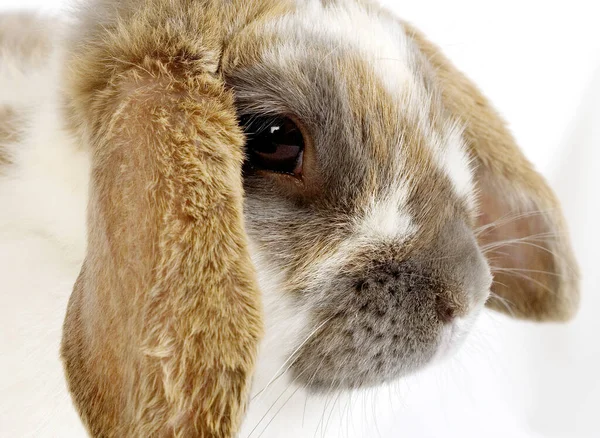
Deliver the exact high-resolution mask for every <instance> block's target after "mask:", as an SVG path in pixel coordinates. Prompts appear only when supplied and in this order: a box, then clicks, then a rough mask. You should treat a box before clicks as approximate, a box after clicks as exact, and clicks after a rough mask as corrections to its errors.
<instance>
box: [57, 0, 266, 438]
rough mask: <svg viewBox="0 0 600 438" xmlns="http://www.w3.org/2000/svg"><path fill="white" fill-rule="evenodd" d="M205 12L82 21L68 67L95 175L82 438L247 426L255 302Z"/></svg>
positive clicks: (81, 298)
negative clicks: (85, 433) (86, 431)
mask: <svg viewBox="0 0 600 438" xmlns="http://www.w3.org/2000/svg"><path fill="white" fill-rule="evenodd" d="M123 4H124V3H123ZM176 4H178V5H179V6H175V5H176ZM184 4H185V5H188V6H189V7H188V6H186V7H184V6H183V5H184ZM203 4H204V3H203V2H179V3H178V2H173V1H165V2H163V5H162V7H158V6H157V2H136V5H137V6H138V8H137V9H136V14H135V15H132V16H130V17H128V18H127V20H121V19H118V18H117V19H115V20H114V21H113V22H110V21H109V22H100V23H96V22H87V23H86V22H84V25H83V26H82V29H84V32H83V35H82V36H81V38H78V39H77V41H76V42H75V45H74V46H73V47H72V54H71V55H72V56H71V57H70V58H69V69H70V71H71V72H72V73H71V75H70V76H69V77H68V99H69V103H70V111H71V115H72V118H73V123H74V126H77V128H78V129H79V132H80V133H83V134H82V137H83V138H84V140H83V141H84V144H85V147H89V149H90V155H91V160H92V163H91V164H92V174H91V181H90V187H91V188H90V201H89V205H88V249H87V255H86V258H85V262H84V265H83V267H82V270H81V273H80V275H79V278H78V280H77V283H76V285H75V288H74V291H73V294H72V296H71V299H70V302H69V308H68V312H67V316H66V320H65V324H64V332H63V345H62V356H63V359H64V364H65V370H66V376H67V380H68V383H69V387H70V389H71V392H72V395H73V399H74V401H75V404H76V406H77V408H78V410H79V412H80V414H81V416H82V419H83V421H84V423H85V424H86V426H87V427H88V429H89V431H90V433H91V434H92V436H106V437H151V436H152V437H154V436H186V437H194V436H202V437H232V436H235V434H236V432H237V429H238V426H239V425H240V421H241V418H242V416H243V413H244V409H245V405H246V401H247V394H248V389H249V384H250V379H251V376H252V374H253V369H254V362H255V356H256V353H257V346H258V342H259V338H260V335H261V330H262V328H261V327H262V325H261V324H262V323H261V306H260V295H259V291H258V288H257V284H256V281H255V277H254V271H253V268H252V265H251V261H250V257H249V254H248V250H247V242H246V234H245V231H244V226H243V214H242V204H243V193H242V181H241V164H242V160H243V137H242V134H241V132H240V130H239V127H238V124H237V120H236V116H235V110H234V106H233V99H232V96H231V95H230V93H228V92H227V91H225V89H224V87H223V84H222V81H221V80H220V79H219V78H218V77H217V76H216V75H215V74H214V63H213V61H214V60H215V59H217V56H218V53H219V52H218V48H216V47H214V46H211V45H210V44H209V43H211V44H213V45H216V44H217V42H218V40H219V37H218V35H216V34H210V32H211V29H212V31H215V29H214V28H211V26H210V25H209V24H210V23H203V22H202V21H201V20H202V19H204V20H206V19H207V18H206V17H207V16H209V17H210V16H211V15H210V13H207V12H206V11H202V10H200V8H202V7H204V6H201V5H203ZM194 5H195V6H194ZM170 6H172V7H173V10H170V9H169V7H170ZM212 18H213V19H215V16H214V15H212ZM216 19H217V20H218V18H216ZM163 20H164V22H163ZM216 24H217V25H218V26H221V23H219V22H218V21H217V23H216ZM198 29H201V30H202V31H203V32H205V33H206V34H204V35H202V36H199V35H198ZM215 32H216V31H215ZM202 41H207V44H205V45H203V44H201V43H202Z"/></svg>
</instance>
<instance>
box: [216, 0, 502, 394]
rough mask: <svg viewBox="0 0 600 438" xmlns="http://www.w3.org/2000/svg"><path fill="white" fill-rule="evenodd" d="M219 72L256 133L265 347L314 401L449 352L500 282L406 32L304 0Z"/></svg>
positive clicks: (256, 249)
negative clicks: (480, 241)
mask: <svg viewBox="0 0 600 438" xmlns="http://www.w3.org/2000/svg"><path fill="white" fill-rule="evenodd" d="M223 72H224V75H225V77H226V81H227V83H228V84H229V86H231V87H232V89H233V90H234V93H235V96H236V100H237V107H238V110H239V116H240V120H241V122H242V124H243V125H244V127H245V130H246V135H247V144H246V150H247V163H246V166H245V171H244V174H245V176H244V181H245V197H246V200H245V217H246V227H247V232H248V234H249V237H250V240H251V246H252V248H253V253H254V256H253V257H254V263H255V265H256V267H257V270H258V274H259V281H260V283H261V286H262V289H263V291H264V294H265V303H266V309H265V312H266V319H267V337H266V340H265V345H269V342H270V341H269V339H275V340H276V343H277V347H276V350H277V353H279V354H280V355H281V356H280V357H281V359H282V360H285V359H288V357H289V358H290V361H289V364H291V365H290V370H291V374H292V376H293V377H294V378H295V379H296V381H297V382H299V383H300V384H303V385H305V386H307V387H309V388H310V389H312V390H317V391H318V390H327V389H330V388H332V387H335V388H354V387H360V386H365V385H374V384H378V383H381V382H383V381H386V380H389V379H394V378H397V377H399V376H402V375H404V374H406V373H409V372H412V371H414V370H416V369H418V368H420V367H422V366H423V365H425V364H426V363H428V362H430V361H431V360H432V359H434V358H435V357H437V356H440V355H444V353H445V352H446V351H447V350H448V349H450V348H452V347H453V346H455V345H456V344H457V343H458V341H459V340H460V338H462V337H463V335H464V334H465V333H466V331H468V328H469V326H470V324H471V322H472V321H473V319H474V317H475V316H476V315H477V313H478V312H479V310H480V309H481V308H482V307H483V305H484V303H485V301H486V299H487V297H488V294H489V288H490V285H491V275H490V270H489V267H488V265H487V263H486V261H485V259H484V258H483V256H482V254H481V252H480V250H479V248H478V246H477V243H476V240H475V237H474V234H473V231H472V226H473V224H474V221H475V216H476V199H475V193H474V187H473V181H472V179H473V169H472V168H471V165H470V160H469V156H468V153H467V151H466V148H465V145H464V141H463V138H462V131H461V127H460V126H459V125H458V124H457V123H456V121H455V120H453V118H452V117H451V116H450V114H448V112H447V111H446V110H445V108H444V107H443V105H442V104H441V101H440V96H439V90H437V89H436V85H435V81H434V80H433V73H432V68H431V67H430V65H429V64H428V61H427V60H426V59H425V57H424V56H423V55H422V54H421V53H420V52H419V50H418V49H417V48H416V46H415V45H414V44H413V42H412V41H411V40H410V39H409V38H408V37H407V36H406V34H405V33H404V30H403V27H402V25H401V24H400V23H399V22H397V21H396V20H394V19H393V18H391V17H389V16H388V15H387V14H386V13H385V12H382V11H380V10H377V9H372V8H370V7H367V6H363V5H360V4H358V3H354V2H346V3H343V6H342V5H340V4H338V3H335V2H330V3H327V2H326V4H323V3H322V2H307V3H306V4H303V5H302V6H298V8H297V9H296V10H294V11H292V12H289V13H287V14H285V15H283V16H281V17H279V18H276V19H273V20H272V21H270V22H267V23H266V24H264V23H263V24H262V25H261V26H254V27H252V26H250V27H249V28H248V29H247V30H246V31H244V32H241V33H240V34H239V35H237V36H236V38H234V40H233V41H231V43H230V45H229V47H228V50H227V51H226V52H225V55H224V61H223ZM273 342H275V341H273ZM263 348H264V349H265V348H266V349H268V348H269V347H268V346H263ZM273 348H275V347H273ZM290 355H291V356H290Z"/></svg>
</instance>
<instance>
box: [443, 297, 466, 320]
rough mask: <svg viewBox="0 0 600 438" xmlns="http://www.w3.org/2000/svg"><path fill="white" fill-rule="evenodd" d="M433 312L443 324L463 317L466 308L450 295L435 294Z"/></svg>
mask: <svg viewBox="0 0 600 438" xmlns="http://www.w3.org/2000/svg"><path fill="white" fill-rule="evenodd" d="M435 310H436V312H437V316H438V318H439V320H440V321H441V322H443V323H445V324H449V323H451V322H452V321H453V320H454V319H455V318H459V317H462V316H465V315H466V313H467V306H465V305H464V304H463V303H461V302H460V301H459V300H457V299H456V297H453V296H452V295H451V294H450V293H447V294H444V293H441V294H437V295H436V297H435Z"/></svg>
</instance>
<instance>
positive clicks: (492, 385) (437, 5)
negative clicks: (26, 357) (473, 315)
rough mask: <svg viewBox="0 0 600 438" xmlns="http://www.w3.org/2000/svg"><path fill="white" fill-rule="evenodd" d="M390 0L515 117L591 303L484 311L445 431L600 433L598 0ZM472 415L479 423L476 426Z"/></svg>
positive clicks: (31, 0) (22, 4) (16, 4)
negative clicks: (540, 313) (550, 321)
mask: <svg viewBox="0 0 600 438" xmlns="http://www.w3.org/2000/svg"><path fill="white" fill-rule="evenodd" d="M65 3H66V2H65V1H61V0H54V1H52V0H0V9H5V8H26V7H30V8H37V9H40V10H45V11H48V10H54V11H59V10H60V8H61V6H62V5H64V4H65ZM384 3H387V4H388V5H389V6H390V7H392V8H393V9H394V10H395V11H396V12H397V14H398V15H399V16H400V17H402V18H403V19H406V20H408V21H411V22H412V23H414V24H415V25H417V27H419V28H420V29H421V30H423V31H424V32H425V34H426V35H428V36H429V38H430V39H432V40H433V41H434V42H436V43H437V44H439V45H440V46H441V47H442V48H443V50H444V51H445V52H446V54H447V55H449V57H450V58H451V59H452V60H453V61H454V62H455V63H456V64H457V65H458V66H459V67H460V68H461V69H462V70H463V71H465V72H466V73H467V74H468V75H469V76H470V77H471V78H472V79H473V80H474V81H475V82H476V83H477V84H479V85H480V87H481V88H482V89H483V91H484V92H485V94H486V95H487V96H488V97H489V98H490V99H491V100H492V102H494V103H495V105H496V107H497V108H498V109H499V110H500V112H501V113H502V114H503V116H504V117H505V118H506V119H507V120H508V122H509V124H510V126H511V128H512V130H513V132H514V134H515V136H516V138H517V140H518V141H519V143H520V145H521V146H522V147H523V149H524V151H525V153H526V154H527V156H528V157H529V158H530V159H531V160H532V161H533V162H534V163H535V164H536V166H537V168H538V169H539V170H540V171H542V172H543V173H544V174H545V175H546V176H547V177H548V178H549V180H550V182H551V184H552V185H553V186H554V188H555V189H556V190H557V192H558V194H559V196H560V197H561V199H562V202H563V205H564V207H565V213H566V215H567V218H568V221H569V223H570V227H571V232H572V237H573V240H574V245H575V249H576V252H577V254H578V257H579V260H580V263H581V267H582V270H583V283H582V284H583V301H582V309H581V311H580V313H579V315H578V317H577V318H576V320H575V321H574V322H573V323H571V324H569V325H566V326H564V325H542V326H538V325H534V324H528V323H522V322H515V321H511V320H508V319H507V318H504V317H501V316H498V315H488V316H487V317H488V319H490V320H491V321H492V322H493V323H492V329H491V330H490V329H489V325H487V326H485V327H482V329H481V331H480V333H476V334H475V339H476V340H477V341H479V347H478V349H479V350H483V351H484V353H483V356H485V357H486V360H487V362H486V363H487V365H489V366H488V367H486V366H481V353H480V354H479V356H476V355H474V354H473V355H472V357H473V359H472V361H473V363H470V360H469V357H470V356H469V354H468V351H467V354H462V357H461V359H460V363H459V364H458V365H459V366H460V367H461V368H464V369H465V370H466V373H465V377H464V386H463V387H462V392H464V393H469V394H470V397H471V399H472V403H471V404H467V403H463V401H462V400H463V399H464V397H462V396H461V397H460V398H459V400H460V401H459V402H457V403H453V400H455V398H453V396H452V394H450V395H448V394H446V395H444V398H445V399H447V400H448V403H449V407H448V415H456V416H457V418H459V419H460V418H464V419H465V420H464V424H463V422H461V421H462V420H457V426H456V430H446V433H445V434H444V435H445V436H446V437H452V436H455V435H454V434H455V433H456V436H461V437H463V438H464V437H471V436H473V437H475V436H477V435H474V432H472V431H474V430H481V428H484V427H485V426H486V424H487V427H489V430H490V436H492V435H494V436H496V434H495V433H494V431H498V430H499V429H502V425H503V424H505V423H513V422H518V423H520V424H522V427H521V428H522V430H524V431H526V432H525V435H523V436H556V437H565V438H566V437H569V438H571V437H600V422H598V417H599V416H600V377H599V374H600V339H599V337H600V316H598V314H597V312H598V311H599V310H600V294H599V293H598V292H599V291H598V285H599V284H600V274H599V271H600V267H598V266H597V264H596V260H598V256H597V252H598V251H599V250H600V249H599V248H600V238H599V237H600V236H599V233H598V227H599V226H600V225H598V217H599V213H600V211H599V207H598V202H599V201H600V197H599V196H598V195H597V193H598V192H597V191H598V180H599V178H598V175H599V174H600V152H599V148H600V25H598V18H599V17H600V14H599V13H598V12H597V11H596V5H597V4H598V3H599V2H597V1H595V0H588V1H583V0H580V1H576V0H569V1H563V0H560V1H558V0H557V1H552V0H546V1H543V0H536V1H533V0H502V1H499V0H498V1H485V0H410V1H409V0H401V1H394V0H387V1H384ZM453 365H456V364H450V365H449V366H453ZM487 368H489V369H487ZM459 388H461V387H460V385H459ZM413 390H415V391H418V388H414V389H413ZM462 395H464V394H462ZM474 406H475V408H474ZM477 406H480V407H481V406H482V407H481V408H480V409H479V410H477ZM461 415H462V417H460V416H461ZM467 419H468V422H472V423H477V422H479V427H475V426H473V427H470V426H468V425H467V424H466V423H467ZM431 420H432V421H435V419H431ZM483 423H485V424H483ZM399 430H402V428H401V427H399ZM432 436H439V435H432ZM479 436H481V435H479Z"/></svg>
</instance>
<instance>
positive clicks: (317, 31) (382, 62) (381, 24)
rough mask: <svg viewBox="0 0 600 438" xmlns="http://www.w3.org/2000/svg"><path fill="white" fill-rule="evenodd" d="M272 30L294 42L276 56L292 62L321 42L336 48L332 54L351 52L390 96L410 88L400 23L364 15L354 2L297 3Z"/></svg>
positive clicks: (317, 0)
mask: <svg viewBox="0 0 600 438" xmlns="http://www.w3.org/2000/svg"><path fill="white" fill-rule="evenodd" d="M274 26H276V28H277V33H280V34H282V35H285V36H286V39H287V40H288V41H289V38H292V39H294V40H295V41H294V42H293V43H291V44H290V45H287V46H286V49H285V50H280V51H279V55H280V56H285V55H286V54H287V55H292V54H293V56H292V58H293V57H294V56H295V57H296V59H297V56H298V52H305V51H306V50H307V48H308V47H310V46H311V43H312V42H313V41H314V42H317V41H318V42H323V40H325V41H329V42H330V43H331V44H332V45H333V46H334V47H336V49H334V50H333V51H332V52H335V51H336V50H338V49H339V50H344V49H348V48H351V49H353V50H354V51H355V52H356V53H357V54H359V55H360V56H361V58H362V59H364V60H365V61H367V62H368V64H369V65H371V66H372V67H373V69H374V71H375V73H376V74H377V76H378V78H379V79H380V80H381V82H382V83H383V84H384V86H385V87H386V89H387V90H388V91H389V92H390V94H391V95H392V96H394V95H400V93H401V90H403V89H406V88H407V87H412V86H414V73H413V71H412V68H411V64H412V62H411V59H412V56H411V52H412V50H414V48H413V47H412V45H411V44H410V43H409V41H408V37H407V36H406V34H405V33H404V29H403V28H402V26H401V25H400V23H398V22H397V21H395V20H393V19H391V18H390V17H388V16H386V15H384V14H382V13H377V12H376V11H368V10H366V9H365V7H364V6H361V5H360V4H359V3H358V2H354V1H341V2H334V3H330V4H327V5H323V4H322V2H321V0H305V1H299V2H298V9H297V11H296V12H295V13H293V14H289V15H286V16H283V17H281V18H279V19H278V20H277V21H276V22H275V23H274ZM305 54H306V55H308V56H313V55H314V54H312V53H305ZM332 54H333V53H332ZM316 62H318V61H316ZM365 85H368V84H365Z"/></svg>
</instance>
